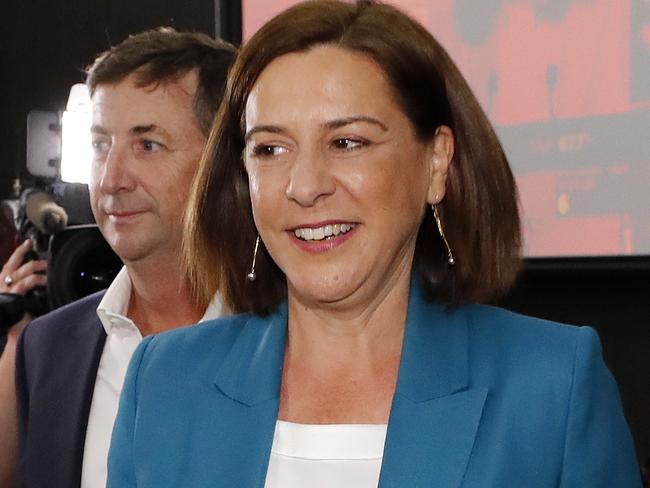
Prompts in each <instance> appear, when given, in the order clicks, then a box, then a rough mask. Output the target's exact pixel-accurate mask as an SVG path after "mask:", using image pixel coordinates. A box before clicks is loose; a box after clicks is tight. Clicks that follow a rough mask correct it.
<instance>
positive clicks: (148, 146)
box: [141, 139, 163, 152]
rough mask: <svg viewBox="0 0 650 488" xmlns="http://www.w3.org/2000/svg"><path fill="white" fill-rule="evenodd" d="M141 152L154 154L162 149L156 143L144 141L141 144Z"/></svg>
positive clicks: (160, 145) (161, 146)
mask: <svg viewBox="0 0 650 488" xmlns="http://www.w3.org/2000/svg"><path fill="white" fill-rule="evenodd" d="M141 145H142V150H143V151H145V152H156V151H160V150H161V149H162V148H163V145H162V144H160V143H159V142H156V141H150V140H148V139H145V140H143V141H142V142H141Z"/></svg>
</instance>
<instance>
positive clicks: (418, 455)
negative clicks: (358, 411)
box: [379, 285, 487, 488]
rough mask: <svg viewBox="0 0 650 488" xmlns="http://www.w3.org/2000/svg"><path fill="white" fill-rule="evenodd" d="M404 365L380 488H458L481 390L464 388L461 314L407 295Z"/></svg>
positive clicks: (417, 290)
mask: <svg viewBox="0 0 650 488" xmlns="http://www.w3.org/2000/svg"><path fill="white" fill-rule="evenodd" d="M408 310H409V311H408V317H407V323H406V330H405V333H404V344H403V348H402V358H401V363H400V370H399V374H398V380H397V388H396V391H395V396H394V398H393V404H392V408H391V414H390V419H389V423H388V432H387V436H386V444H385V447H384V458H383V463H382V469H381V476H380V482H379V486H380V487H381V488H389V487H390V488H392V487H404V486H414V487H416V486H417V487H419V486H435V487H437V488H457V487H458V486H460V484H461V482H462V478H463V474H464V472H465V469H466V467H467V462H468V460H469V456H470V454H471V451H472V447H473V445H474V438H475V436H476V432H477V429H478V425H479V422H480V419H481V414H482V410H483V405H484V403H485V399H486V396H487V390H486V389H482V388H481V389H479V388H474V389H472V388H469V357H468V355H469V353H468V348H469V341H468V324H467V322H466V318H465V316H464V314H463V312H462V311H460V310H451V309H447V308H445V307H444V306H442V305H440V304H435V303H429V302H426V301H425V300H424V298H423V296H422V292H421V289H420V288H419V287H418V286H417V285H416V286H412V287H411V295H410V298H409V309H408Z"/></svg>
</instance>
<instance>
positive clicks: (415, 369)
mask: <svg viewBox="0 0 650 488" xmlns="http://www.w3.org/2000/svg"><path fill="white" fill-rule="evenodd" d="M418 281H419V280H417V279H414V280H413V284H412V286H411V292H410V294H409V306H408V313H407V317H406V330H405V331H404V343H403V346H402V357H401V363H400V368H399V375H398V380H397V388H396V390H395V394H396V395H401V396H404V397H406V398H409V399H410V400H412V401H414V402H422V401H426V400H430V399H433V398H437V397H441V396H445V395H449V394H452V393H454V392H457V391H460V390H462V389H464V388H466V387H467V385H468V381H469V379H468V374H469V365H468V331H467V321H466V318H465V314H464V313H463V312H462V309H452V308H450V307H448V306H446V305H443V304H440V303H436V302H428V301H426V300H425V298H424V295H423V290H422V287H421V286H419V284H418Z"/></svg>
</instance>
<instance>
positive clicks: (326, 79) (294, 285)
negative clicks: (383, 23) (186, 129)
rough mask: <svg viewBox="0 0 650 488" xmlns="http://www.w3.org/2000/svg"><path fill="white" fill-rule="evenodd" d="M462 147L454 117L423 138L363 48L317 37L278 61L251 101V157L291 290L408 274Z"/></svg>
mask: <svg viewBox="0 0 650 488" xmlns="http://www.w3.org/2000/svg"><path fill="white" fill-rule="evenodd" d="M452 152H453V138H452V135H451V132H450V131H449V129H448V128H446V127H441V128H440V129H439V130H438V133H437V135H436V137H434V138H433V139H432V140H431V141H430V142H425V143H421V142H418V141H417V139H416V138H415V134H414V131H413V128H412V126H411V124H410V122H409V120H408V119H407V117H406V116H405V114H404V113H403V112H402V110H401V109H400V107H399V106H398V104H397V102H396V101H395V98H394V96H393V94H392V91H391V88H390V86H389V84H388V81H387V79H386V77H385V75H384V73H383V71H382V70H381V68H380V67H379V66H378V65H377V64H375V63H374V62H373V61H372V60H371V59H370V58H368V57H366V56H364V55H362V54H359V53H355V52H352V51H348V50H345V49H341V48H337V47H333V46H319V47H316V48H313V49H311V50H309V51H307V52H302V53H292V54H287V55H284V56H282V57H279V58H277V59H275V60H274V61H273V62H272V63H270V64H269V65H268V66H267V67H266V68H265V69H264V71H263V72H262V74H261V75H260V77H259V79H258V80H257V82H256V83H255V85H254V87H253V89H252V91H251V94H250V96H249V98H248V101H247V104H246V149H245V163H246V170H247V172H248V178H249V184H250V194H251V203H252V207H253V215H254V218H255V223H256V225H257V229H258V231H259V233H260V236H261V238H262V240H263V242H264V244H265V246H266V248H267V249H268V251H269V253H270V254H271V256H272V257H273V259H274V261H275V262H276V263H277V265H278V266H279V267H280V269H282V271H283V272H284V273H285V275H286V277H287V283H288V287H289V294H290V296H292V297H293V298H297V299H298V300H299V301H300V302H302V303H304V304H306V305H308V306H317V305H323V304H334V303H341V304H345V303H350V304H354V303H357V302H358V301H359V300H361V301H363V300H373V299H375V298H376V297H378V296H381V294H382V290H384V291H386V290H389V289H390V287H392V286H393V285H394V283H396V282H397V280H399V279H400V278H408V276H409V275H410V269H411V262H412V259H413V253H414V249H415V241H416V236H417V232H418V228H419V226H420V222H421V219H422V217H423V214H424V212H425V211H427V204H430V203H435V202H437V201H439V200H440V199H441V198H442V197H443V195H444V183H445V178H446V174H447V169H448V166H449V161H450V159H451V155H452ZM251 252H252V250H251Z"/></svg>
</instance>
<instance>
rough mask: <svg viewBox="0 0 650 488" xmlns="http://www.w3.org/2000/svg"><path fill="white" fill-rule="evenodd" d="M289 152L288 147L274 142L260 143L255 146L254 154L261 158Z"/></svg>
mask: <svg viewBox="0 0 650 488" xmlns="http://www.w3.org/2000/svg"><path fill="white" fill-rule="evenodd" d="M286 152H287V148H286V147H282V146H275V145H273V144H258V145H256V146H255V147H253V156H256V157H261V158H265V157H266V158H271V157H274V156H279V155H281V154H285V153H286Z"/></svg>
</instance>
